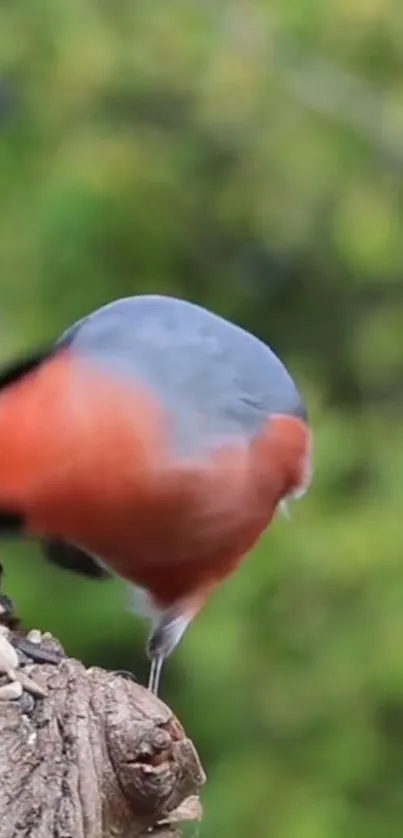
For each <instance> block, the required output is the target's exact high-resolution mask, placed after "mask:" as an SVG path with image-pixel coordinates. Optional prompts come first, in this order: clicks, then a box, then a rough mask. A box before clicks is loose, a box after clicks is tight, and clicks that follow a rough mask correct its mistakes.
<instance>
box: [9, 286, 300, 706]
mask: <svg viewBox="0 0 403 838" xmlns="http://www.w3.org/2000/svg"><path fill="white" fill-rule="evenodd" d="M0 464H1V467H0V534H2V535H3V536H5V535H7V536H9V535H17V536H19V537H24V538H31V539H32V538H34V539H38V540H39V541H40V542H41V543H42V545H43V548H44V551H45V554H46V555H47V557H48V558H49V559H50V560H51V561H52V562H54V563H56V564H58V565H59V566H62V567H65V568H69V569H71V570H74V571H77V572H79V573H82V574H85V575H87V576H92V577H94V578H95V577H98V578H100V579H102V578H107V577H108V576H110V575H112V574H117V575H118V576H119V577H122V578H123V579H124V580H127V582H128V583H129V584H130V585H131V586H132V588H133V592H134V596H133V607H134V608H135V609H136V610H140V611H141V613H142V614H143V615H144V616H147V617H148V618H149V619H150V621H151V629H150V633H149V639H148V645H147V652H148V656H149V658H150V661H151V666H150V677H149V688H150V689H151V690H152V691H153V692H155V693H157V692H158V688H159V682H160V676H161V670H162V666H163V662H164V660H165V659H166V658H167V657H168V656H169V655H170V654H171V652H172V651H173V649H174V648H175V647H176V645H177V644H178V642H179V641H180V639H181V637H182V636H183V634H184V632H185V630H186V628H187V627H188V625H189V623H190V622H191V621H192V620H193V618H194V617H195V615H196V614H197V613H198V612H199V611H200V609H201V608H202V607H203V605H204V604H205V602H206V600H207V599H208V597H209V596H210V595H211V594H212V592H213V591H214V590H215V588H216V587H217V586H218V585H219V584H220V583H221V582H222V581H223V580H224V579H225V578H226V577H228V576H229V575H230V574H231V573H232V572H233V571H235V570H236V568H237V567H238V566H239V564H240V563H241V561H242V560H243V559H244V558H245V557H246V556H247V555H248V553H249V552H250V551H251V550H252V548H253V547H254V545H255V544H256V542H257V541H258V539H259V538H260V536H261V534H262V533H263V532H264V530H265V529H266V528H267V527H268V525H269V524H270V522H271V521H272V519H273V517H274V515H275V514H276V512H277V510H278V509H279V508H281V506H282V504H283V503H286V502H287V500H288V499H290V498H293V497H299V496H301V495H302V494H304V492H305V491H306V490H307V488H308V486H309V484H310V481H311V471H312V467H311V432H310V429H309V425H308V420H307V413H306V409H305V406H304V404H303V401H302V398H301V395H300V393H299V391H298V389H297V387H296V385H295V384H294V382H293V380H292V378H291V377H290V375H289V374H288V372H287V370H286V368H285V367H284V365H283V363H282V362H281V361H280V360H279V358H278V357H277V356H276V355H275V354H274V352H273V351H272V350H271V349H270V348H269V347H268V346H266V345H265V344H264V343H262V342H261V341H260V340H258V339H257V338H256V337H254V336H253V335H251V334H249V333H248V332H247V331H244V330H243V329H241V328H240V327H239V326H237V325H234V324H232V323H230V322H228V321H226V320H224V319H223V318H221V317H219V316H217V315H216V314H213V313H211V312H210V311H207V310H206V309H204V308H202V307H200V306H197V305H195V304H193V303H189V302H185V301H183V300H179V299H175V298H172V297H164V296H158V295H147V296H137V297H131V298H127V299H121V300H117V301H114V302H112V303H110V304H109V305H106V306H104V307H102V308H100V309H98V310H97V311H95V312H93V313H92V314H90V315H88V316H87V317H84V318H83V319H82V320H80V321H79V322H78V323H76V324H75V325H73V326H72V327H71V328H70V329H68V330H67V331H66V332H65V333H64V334H63V335H62V337H61V338H60V339H59V340H58V341H57V342H56V343H55V344H54V345H52V346H51V347H50V348H47V349H45V350H43V351H41V352H40V353H36V355H34V356H32V357H30V358H26V357H25V358H24V359H22V360H20V361H19V362H17V363H15V364H14V365H13V366H11V367H9V368H8V369H6V370H5V371H3V373H2V374H1V373H0Z"/></svg>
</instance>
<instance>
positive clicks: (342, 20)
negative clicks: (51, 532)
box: [0, 0, 403, 838]
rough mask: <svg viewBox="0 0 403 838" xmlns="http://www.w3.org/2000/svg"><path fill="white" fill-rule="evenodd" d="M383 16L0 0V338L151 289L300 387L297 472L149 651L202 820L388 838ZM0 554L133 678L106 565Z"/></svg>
mask: <svg viewBox="0 0 403 838" xmlns="http://www.w3.org/2000/svg"><path fill="white" fill-rule="evenodd" d="M402 25H403V12H402V9H401V8H400V6H399V4H396V3H395V4H394V3H392V2H391V3H386V2H385V0H384V2H382V0H350V2H345V1H344V2H343V0H342V1H341V2H340V0H329V2H326V3H324V2H323V0H322V1H321V2H319V0H317V1H316V2H314V0H310V2H305V3H304V2H302V0H291V2H290V3H287V4H283V3H280V2H275V0H273V2H271V3H269V2H268V0H238V2H237V1H236V0H220V2H219V3H218V2H216V3H212V2H211V1H210V2H207V0H206V2H204V3H196V2H193V0H171V2H169V3H167V2H163V0H144V2H140V0H137V2H136V1H135V0H130V2H129V0H121V2H119V3H118V2H116V0H98V2H97V3H95V2H90V0H58V2H57V3H51V2H50V0H37V2H36V3H34V4H31V3H29V2H27V0H20V2H14V3H1V5H0V213H1V215H0V218H1V221H0V266H1V283H0V305H1V309H0V323H1V330H0V355H1V358H2V359H6V358H9V357H12V355H13V354H14V353H15V352H17V351H19V350H21V349H22V348H25V347H30V346H34V345H36V343H37V342H43V341H45V340H47V339H49V338H50V337H53V336H54V335H56V334H58V332H59V331H60V330H62V329H63V328H65V327H66V326H67V325H68V324H69V323H70V322H71V320H73V319H75V318H77V317H80V316H82V315H83V314H84V313H85V312H87V311H89V310H90V309H91V308H93V307H95V306H97V305H100V304H102V303H104V302H106V301H108V300H110V299H111V298H114V297H117V296H121V295H127V294H133V293H138V292H144V291H160V292H168V293H173V294H177V295H183V296H186V297H188V298H191V299H194V300H197V301H199V302H202V303H205V304H207V305H209V306H211V307H213V308H215V309H216V310H217V311H220V312H222V313H224V314H226V315H227V316H229V317H232V318H235V319H237V320H238V322H240V323H243V324H245V325H247V326H249V327H250V328H252V329H253V330H254V331H256V332H257V333H258V334H259V335H261V336H263V337H264V338H266V339H267V340H268V341H269V342H270V343H271V344H272V345H274V347H275V348H276V349H277V350H278V351H279V352H280V354H281V355H282V356H283V357H284V358H285V359H286V360H287V361H288V363H289V365H290V367H291V369H292V370H293V371H294V373H295V375H296V376H297V377H298V379H299V381H300V384H301V386H302V388H303V390H304V392H305V393H306V396H307V400H308V403H309V405H310V408H311V417H312V423H313V426H314V429H315V462H316V473H315V480H314V485H313V488H312V491H311V492H310V494H309V495H308V496H307V497H306V498H305V499H304V501H302V502H301V503H299V504H298V505H296V506H295V507H294V510H293V522H292V524H289V523H287V522H285V521H281V520H278V521H276V522H275V524H274V526H273V528H272V530H271V531H270V533H269V534H268V535H267V536H266V537H265V538H264V539H263V541H262V543H261V546H260V547H259V548H258V550H257V551H256V553H255V554H254V556H253V557H252V558H251V559H250V561H249V562H248V563H246V564H245V565H244V567H243V568H242V569H241V570H240V572H239V573H238V575H236V576H235V577H234V578H233V579H232V580H231V581H229V582H228V583H227V584H226V585H225V586H224V587H223V588H222V590H221V591H220V592H218V593H217V594H216V596H215V597H214V598H213V600H212V601H211V603H210V604H209V605H208V606H207V607H206V609H205V611H204V612H203V614H202V615H200V617H199V619H198V620H197V621H196V622H195V624H194V626H193V627H192V628H191V629H190V630H189V632H188V634H187V636H186V638H185V639H184V641H183V644H182V645H181V647H180V649H179V650H178V651H177V652H176V653H175V655H174V656H173V658H172V660H171V661H170V663H169V665H168V667H167V670H166V673H165V680H164V687H163V690H164V696H165V697H166V699H167V700H168V701H169V702H170V703H171V705H172V706H173V708H174V709H175V710H176V711H177V713H178V715H179V716H180V717H181V718H182V720H183V722H184V723H185V725H186V727H187V729H188V731H189V734H190V735H191V736H192V737H193V739H194V741H195V742H196V744H197V745H198V747H199V749H200V752H201V754H202V757H203V759H204V762H205V766H206V769H207V772H208V776H209V783H208V786H207V789H206V793H205V797H204V799H205V806H206V818H205V821H204V823H203V825H202V827H201V830H202V834H203V838H216V836H217V837H218V836H222V835H231V836H233V838H248V836H249V835H253V836H254V838H260V836H261V838H266V836H268V835H270V836H272V838H274V837H275V838H277V836H278V838H340V836H341V835H343V838H381V836H382V838H384V836H385V838H386V836H387V838H398V836H399V838H400V835H401V823H402V818H403V791H402V788H403V787H402V775H403V752H402V747H401V742H400V736H401V734H402V730H403V656H402V653H401V647H400V640H401V639H402V637H403V559H402V556H403V527H402V508H403V431H402V422H401V409H402V403H403V397H402V383H401V382H402V347H403V339H402V331H403V285H402V277H401V266H402V263H403V235H402V229H403V227H402V224H403V199H402V195H403V191H402V188H403V175H402V161H403V153H402V149H403V142H402V141H403V120H402V113H403V110H402V108H403V101H402V96H403V94H402V84H401V77H402V72H401V71H402V61H401V56H402ZM0 468H1V464H0ZM100 480H102V475H100ZM2 555H3V556H4V558H5V564H6V568H7V577H8V590H9V592H12V594H13V595H14V596H15V597H16V599H17V600H18V603H19V607H20V611H21V613H22V614H23V615H24V618H25V621H26V623H27V624H28V625H30V624H32V625H36V626H43V627H46V628H48V629H50V630H51V631H53V632H55V633H56V634H58V635H59V636H60V638H61V639H62V641H63V642H64V644H65V646H66V647H67V648H68V650H69V652H70V653H71V654H75V655H78V656H80V657H82V658H83V659H84V660H85V661H86V662H88V663H90V662H91V663H97V664H101V665H106V666H111V667H126V668H128V667H133V669H134V670H135V671H136V672H137V673H138V675H139V678H141V679H144V678H145V677H146V661H145V659H144V654H143V641H144V631H145V629H144V627H143V626H141V625H140V624H139V623H138V621H137V620H136V619H134V618H133V617H132V616H131V615H130V613H129V611H128V609H127V608H126V599H125V597H126V594H125V592H124V590H123V589H122V586H121V585H119V584H118V583H115V584H109V583H108V584H106V583H105V584H104V585H99V586H96V585H95V584H92V583H90V582H86V581H83V582H80V581H77V580H76V579H75V578H74V577H70V576H69V575H68V574H63V573H62V572H57V571H56V570H52V569H51V568H49V567H47V566H46V565H45V563H44V562H43V561H42V560H41V559H40V558H39V557H38V555H37V553H36V551H35V548H34V547H24V548H22V547H19V546H15V545H5V546H4V547H3V548H2Z"/></svg>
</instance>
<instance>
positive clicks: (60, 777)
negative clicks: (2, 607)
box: [0, 626, 205, 838]
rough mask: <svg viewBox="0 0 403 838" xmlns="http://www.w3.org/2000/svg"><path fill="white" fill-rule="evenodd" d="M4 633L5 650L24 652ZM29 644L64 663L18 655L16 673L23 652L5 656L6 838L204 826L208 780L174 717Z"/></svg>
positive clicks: (168, 832)
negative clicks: (201, 793)
mask: <svg viewBox="0 0 403 838" xmlns="http://www.w3.org/2000/svg"><path fill="white" fill-rule="evenodd" d="M0 631H1V635H0V637H1V639H2V642H3V641H4V640H5V642H6V650H7V649H8V650H10V649H11V646H10V645H7V643H10V642H11V643H14V644H15V646H17V645H18V639H19V635H17V633H16V632H13V631H10V629H9V628H6V627H4V626H1V628H0ZM31 638H32V639H33V640H35V641H36V642H37V643H38V642H40V646H38V648H40V649H41V650H50V651H52V652H55V651H56V652H60V653H61V659H60V662H59V663H57V664H56V665H55V664H52V663H33V660H32V657H31V658H30V657H29V656H28V655H27V654H24V653H22V652H21V651H19V650H18V651H17V655H18V663H17V665H16V666H14V667H13V666H12V665H11V664H12V663H14V664H15V663H16V661H15V660H14V661H13V660H12V657H13V652H15V649H12V653H11V658H10V659H8V658H7V654H6V655H4V654H3V655H1V654H0V672H1V671H2V672H3V674H2V675H0V838H14V836H17V835H18V838H112V836H113V838H138V837H139V836H141V835H144V833H145V832H148V833H150V832H151V833H152V832H153V831H154V830H155V832H156V834H158V836H159V838H167V836H170V838H173V836H176V835H177V833H176V832H175V828H174V824H175V823H176V822H179V821H180V820H195V819H199V818H200V816H201V806H200V803H199V800H198V797H197V796H196V795H197V792H198V790H199V789H200V788H201V786H202V785H203V784H204V782H205V775H204V772H203V769H202V767H201V764H200V761H199V758H198V756H197V753H196V751H195V748H194V746H193V745H192V743H191V741H190V740H189V739H188V738H187V737H186V735H185V733H184V730H183V728H182V726H181V725H180V723H179V722H178V721H177V719H176V718H175V717H174V716H173V714H172V712H171V711H170V710H169V709H168V708H167V707H166V706H165V705H164V704H163V703H162V702H161V701H160V700H159V699H157V698H155V697H154V696H153V695H151V694H150V693H149V692H148V690H146V689H145V688H144V687H141V686H139V685H138V684H136V683H134V682H133V681H131V680H128V679H127V678H125V677H123V676H122V675H119V674H116V673H111V672H106V671H105V670H102V669H99V668H96V667H93V668H91V669H85V667H84V666H83V664H81V663H80V662H79V661H76V660H73V659H71V658H68V657H65V656H64V654H63V650H62V649H61V647H60V645H59V644H58V643H57V641H55V640H54V639H53V638H51V637H50V635H43V637H42V638H41V637H40V635H39V633H38V632H37V633H36V634H35V633H31ZM0 651H1V650H0ZM3 651H4V650H3ZM6 658H7V660H6V663H4V660H5V659H6ZM2 661H3V664H2ZM4 687H5V689H4ZM21 687H22V689H21ZM37 688H39V689H37ZM41 692H42V693H45V695H44V696H41V695H40V694H38V693H41ZM13 696H14V697H13ZM178 807H179V808H178Z"/></svg>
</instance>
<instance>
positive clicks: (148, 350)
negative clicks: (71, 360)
mask: <svg viewBox="0 0 403 838" xmlns="http://www.w3.org/2000/svg"><path fill="white" fill-rule="evenodd" d="M60 343H61V344H62V345H63V344H66V343H67V344H69V345H70V346H71V347H72V348H73V349H74V350H75V351H76V352H77V353H78V354H80V355H83V356H87V357H89V358H93V359H94V360H96V361H97V362H99V363H101V364H102V365H103V366H104V367H105V368H108V369H110V370H113V371H114V372H116V373H118V374H122V375H125V376H129V377H130V378H131V380H132V381H135V380H137V381H138V380H141V381H144V382H146V384H147V386H148V387H149V388H150V389H151V391H152V392H154V393H156V395H157V396H158V397H159V399H161V400H162V401H163V403H164V405H165V406H166V408H167V409H168V411H169V413H170V414H171V415H172V416H173V417H174V420H175V427H176V429H177V444H178V446H179V447H180V449H181V450H182V451H185V450H186V451H189V452H192V451H194V450H195V449H200V448H204V447H206V446H208V445H209V444H210V443H211V444H214V442H219V441H222V440H223V439H228V438H229V437H233V436H235V437H239V436H242V437H245V436H247V437H249V436H253V435H255V434H256V433H257V432H258V431H259V429H260V428H261V427H262V425H264V423H265V422H266V421H267V418H268V417H269V416H270V415H271V414H275V413H286V414H290V415H294V416H298V417H301V418H303V419H306V411H305V407H304V404H303V402H302V399H301V396H300V393H299V391H298V390H297V388H296V386H295V384H294V382H293V380H292V378H291V377H290V375H289V374H288V372H287V370H286V369H285V367H284V365H283V364H282V362H281V361H280V360H279V359H278V358H277V356H276V355H275V354H274V352H272V350H271V349H270V348H269V347H268V346H266V345H265V344H264V343H262V342H261V341H260V340H258V339H257V338H255V337H254V336H253V335H251V334H249V333H248V332H246V331H245V330H243V329H241V328H240V327H239V326H236V325H234V324H232V323H230V322H228V321H226V320H224V319H223V318H221V317H219V316H218V315H216V314H213V313H211V312H210V311H207V310H206V309H204V308H202V307H200V306H197V305H195V304H193V303H189V302H185V301H183V300H178V299H175V298H172V297H162V296H157V295H147V296H139V297H130V298H125V299H121V300H117V301H115V302H112V303H110V304H109V305H106V306H104V307H103V308H101V309H98V310H97V311H95V312H93V313H92V314H90V315H88V316H87V317H85V318H83V319H82V320H80V321H79V322H78V323H76V324H75V325H74V326H72V327H71V328H70V329H69V330H68V331H67V332H65V334H64V335H63V336H62V338H61V341H60Z"/></svg>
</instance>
